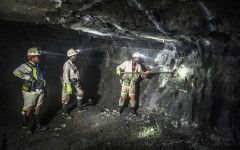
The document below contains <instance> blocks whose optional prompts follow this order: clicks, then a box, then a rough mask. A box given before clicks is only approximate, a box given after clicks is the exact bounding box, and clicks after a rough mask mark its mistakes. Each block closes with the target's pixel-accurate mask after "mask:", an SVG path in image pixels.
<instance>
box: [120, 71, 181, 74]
mask: <svg viewBox="0 0 240 150" xmlns="http://www.w3.org/2000/svg"><path fill="white" fill-rule="evenodd" d="M142 73H144V72H121V74H142ZM160 73H174V74H177V73H176V72H175V71H158V72H150V74H160Z"/></svg>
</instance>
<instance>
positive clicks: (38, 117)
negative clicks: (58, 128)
mask: <svg viewBox="0 0 240 150" xmlns="http://www.w3.org/2000/svg"><path fill="white" fill-rule="evenodd" d="M34 119H35V121H36V127H37V129H38V130H46V129H47V128H46V127H44V126H42V125H41V124H40V116H39V114H34Z"/></svg>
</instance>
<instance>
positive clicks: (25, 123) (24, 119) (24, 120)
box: [22, 111, 29, 130]
mask: <svg viewBox="0 0 240 150" xmlns="http://www.w3.org/2000/svg"><path fill="white" fill-rule="evenodd" d="M28 120H29V117H28V116H26V112H25V111H22V129H24V130H25V129H27V128H28Z"/></svg>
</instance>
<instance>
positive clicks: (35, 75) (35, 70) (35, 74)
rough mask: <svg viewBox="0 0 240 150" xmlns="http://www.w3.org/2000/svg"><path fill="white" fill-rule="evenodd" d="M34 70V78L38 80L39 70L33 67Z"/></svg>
mask: <svg viewBox="0 0 240 150" xmlns="http://www.w3.org/2000/svg"><path fill="white" fill-rule="evenodd" d="M32 70H33V77H34V78H35V79H38V76H37V69H36V68H33V67H32Z"/></svg>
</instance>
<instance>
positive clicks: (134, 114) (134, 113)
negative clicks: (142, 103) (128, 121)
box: [130, 107, 138, 116]
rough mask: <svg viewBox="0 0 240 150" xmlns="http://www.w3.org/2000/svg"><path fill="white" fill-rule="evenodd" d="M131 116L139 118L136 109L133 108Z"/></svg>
mask: <svg viewBox="0 0 240 150" xmlns="http://www.w3.org/2000/svg"><path fill="white" fill-rule="evenodd" d="M130 114H132V115H133V116H138V113H137V111H136V110H135V107H131V112H130Z"/></svg>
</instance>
